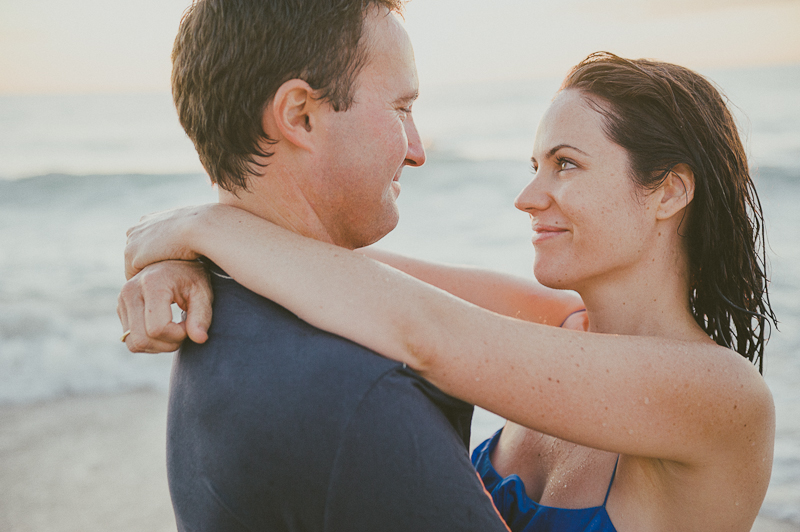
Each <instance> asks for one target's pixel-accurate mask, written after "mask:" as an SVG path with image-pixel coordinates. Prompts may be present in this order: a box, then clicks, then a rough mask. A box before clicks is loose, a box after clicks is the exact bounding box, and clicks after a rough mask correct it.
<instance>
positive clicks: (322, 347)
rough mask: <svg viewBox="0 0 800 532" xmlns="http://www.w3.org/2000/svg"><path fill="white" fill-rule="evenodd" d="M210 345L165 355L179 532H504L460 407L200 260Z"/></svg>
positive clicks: (170, 465)
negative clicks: (169, 365)
mask: <svg viewBox="0 0 800 532" xmlns="http://www.w3.org/2000/svg"><path fill="white" fill-rule="evenodd" d="M212 272H213V273H215V275H213V276H212V284H213V287H214V321H213V322H212V323H211V328H210V329H209V334H208V341H207V342H206V343H205V344H202V345H197V344H194V343H192V342H188V341H187V342H185V343H184V344H183V346H182V347H181V351H180V352H179V354H178V355H177V357H176V358H175V362H174V366H173V373H172V381H171V386H170V388H171V389H170V400H169V414H168V422H167V424H168V428H167V433H168V437H167V471H168V478H169V485H170V493H171V495H172V503H173V507H174V509H175V517H176V522H177V525H178V530H179V531H182V532H189V531H192V532H202V531H214V532H254V531H263V530H269V531H275V532H339V531H347V532H374V531H376V530H380V531H381V532H409V531H420V532H428V531H431V532H433V531H441V530H446V531H448V532H450V531H456V532H507V528H506V526H505V524H504V523H503V522H502V520H501V519H500V516H499V515H498V514H497V511H496V510H495V508H494V506H493V505H492V501H491V499H490V497H489V496H488V494H487V493H486V491H485V490H484V488H483V485H482V484H481V481H480V480H479V479H478V476H477V475H476V474H475V469H474V468H473V467H472V464H471V463H470V461H469V452H468V450H467V442H468V441H469V427H470V420H471V418H472V406H471V405H468V404H466V403H464V402H462V401H459V400H457V399H454V398H452V397H450V396H448V395H445V394H444V393H442V392H441V391H439V390H438V389H437V388H435V387H433V385H431V384H430V383H429V382H427V381H426V380H424V379H422V378H421V377H420V376H419V375H417V374H416V373H414V372H413V371H411V370H410V369H409V368H407V367H405V366H404V365H403V364H399V363H397V362H393V361H391V360H388V359H385V358H383V357H380V356H378V355H377V354H375V353H373V352H372V351H369V350H368V349H366V348H364V347H361V346H359V345H357V344H354V343H353V342H351V341H349V340H346V339H344V338H341V337H339V336H335V335H333V334H329V333H327V332H324V331H321V330H320V329H317V328H315V327H312V326H311V325H309V324H308V323H306V322H304V321H302V320H300V319H299V318H298V317H297V316H295V315H294V314H292V313H290V312H289V311H288V310H286V309H285V308H282V307H280V306H278V305H276V304H275V303H274V302H272V301H269V300H267V299H265V298H263V297H260V296H258V295H257V294H254V293H253V292H251V291H249V290H247V289H245V288H244V287H242V286H241V285H239V284H237V283H236V282H234V281H233V280H231V279H230V278H226V277H225V276H224V275H223V274H222V272H220V271H219V270H217V269H214V268H212Z"/></svg>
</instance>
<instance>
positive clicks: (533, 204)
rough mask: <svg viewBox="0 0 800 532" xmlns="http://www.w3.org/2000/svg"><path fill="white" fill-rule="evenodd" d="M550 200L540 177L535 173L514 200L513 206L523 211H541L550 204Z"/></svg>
mask: <svg viewBox="0 0 800 532" xmlns="http://www.w3.org/2000/svg"><path fill="white" fill-rule="evenodd" d="M550 201H551V198H550V195H549V194H548V193H547V191H546V190H544V186H543V179H542V177H541V176H538V175H535V176H533V179H531V182H530V183H528V184H527V185H526V186H525V188H523V189H522V192H520V193H519V195H518V196H517V199H516V200H514V206H515V207H516V208H517V209H519V210H521V211H524V212H531V211H543V210H545V209H547V208H548V207H549V206H550Z"/></svg>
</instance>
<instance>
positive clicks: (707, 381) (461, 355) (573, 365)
mask: <svg viewBox="0 0 800 532" xmlns="http://www.w3.org/2000/svg"><path fill="white" fill-rule="evenodd" d="M165 227H167V228H168V230H166V229H165ZM176 250H177V251H176ZM197 254H200V255H205V256H208V257H209V258H211V259H212V260H213V261H215V262H216V263H217V264H219V265H220V266H221V267H222V268H223V269H225V270H226V271H227V272H228V274H230V275H231V276H233V278H234V279H236V280H237V281H238V282H240V283H241V284H243V285H245V286H247V287H248V288H250V289H251V290H254V291H255V292H258V293H260V294H263V295H265V296H267V297H269V298H270V299H273V300H274V301H276V302H277V303H279V304H281V305H283V306H284V307H286V308H288V309H289V310H291V311H292V312H294V313H296V314H297V315H298V316H299V317H301V318H302V319H304V320H306V321H308V322H309V323H311V324H313V325H315V326H317V327H320V328H322V329H325V330H328V331H330V332H333V333H335V334H339V335H342V336H345V337H347V338H350V339H351V340H353V341H355V342H358V343H360V344H362V345H364V346H366V347H369V348H370V349H373V350H375V351H377V352H379V353H381V354H383V355H386V356H388V357H390V358H394V359H396V360H400V361H402V362H406V363H408V364H409V365H410V366H411V367H413V368H415V369H416V370H417V371H419V372H420V373H421V374H422V375H424V376H425V377H426V378H428V379H429V380H430V381H431V382H433V383H434V384H436V385H437V386H438V387H440V388H441V389H442V390H443V391H445V392H447V393H450V394H451V395H454V396H456V397H459V398H461V399H463V400H465V401H468V402H472V403H474V404H478V405H480V406H482V407H484V408H487V409H488V410H491V411H493V412H496V413H497V414H499V415H501V416H503V417H506V418H508V419H510V420H512V421H515V422H517V423H519V424H521V425H525V426H527V427H530V428H533V429H535V430H538V431H541V432H544V433H547V434H550V435H553V436H556V437H559V438H562V439H565V440H569V441H573V442H575V443H579V444H582V445H586V446H589V447H594V448H598V449H605V450H609V451H614V452H620V453H624V454H629V455H635V456H645V457H653V458H662V459H668V460H674V461H676V462H681V463H685V464H693V465H699V464H704V463H708V462H714V461H718V460H720V459H721V458H722V457H724V456H731V454H730V453H733V454H734V455H736V456H744V455H745V453H747V455H750V456H751V459H752V460H760V459H761V458H763V459H764V460H766V459H767V458H768V457H769V456H771V441H772V440H771V437H770V435H771V434H772V430H773V429H774V413H773V406H772V400H771V395H770V393H769V391H768V389H767V388H766V385H765V384H764V381H763V379H762V378H761V377H760V375H758V372H757V371H756V370H755V368H754V367H753V366H752V365H750V364H749V363H748V362H747V361H746V360H744V359H742V358H741V357H740V356H738V355H737V354H735V353H733V352H732V351H730V350H728V349H724V348H721V347H717V346H713V345H712V346H709V345H708V344H705V343H697V342H685V341H676V340H669V339H663V338H647V337H632V336H615V335H601V334H591V333H582V332H574V331H568V330H562V329H559V328H556V327H547V326H543V325H539V324H535V323H529V322H525V321H521V320H517V319H513V318H509V317H506V316H502V315H500V314H497V313H494V312H491V311H487V310H485V309H481V308H479V307H478V306H476V305H472V304H470V303H467V302H465V301H463V300H462V299H459V298H456V297H453V296H452V295H450V294H448V293H446V292H444V291H443V290H440V289H437V288H435V287H432V286H430V285H428V284H426V283H423V282H420V281H418V280H417V279H414V278H413V277H411V276H409V275H406V274H403V273H402V272H399V271H398V270H396V269H394V268H391V267H387V266H386V265H383V264H380V263H378V262H376V261H374V260H371V259H369V258H367V257H364V256H362V255H359V254H357V253H353V252H351V251H348V250H344V249H341V248H337V247H335V246H332V245H329V244H325V243H322V242H317V241H314V240H310V239H307V238H304V237H300V236H298V235H295V234H293V233H291V232H289V231H286V230H284V229H281V228H279V227H277V226H275V225H273V224H271V223H269V222H266V221H264V220H262V219H260V218H257V217H255V216H253V215H250V214H248V213H246V212H244V211H240V210H237V209H233V208H230V207H225V206H210V207H202V208H200V209H198V210H197V211H196V215H194V216H193V215H186V214H185V213H184V214H183V215H182V216H181V217H179V218H176V220H173V221H172V222H171V223H168V224H161V223H160V222H159V221H158V219H154V221H153V222H152V223H150V224H145V225H143V226H140V227H138V228H136V229H134V230H133V231H132V232H131V235H130V239H129V246H128V248H127V249H126V258H127V261H126V263H127V264H128V265H129V267H130V272H133V273H135V271H137V270H138V269H140V268H141V267H143V266H144V265H146V264H149V263H151V262H154V261H159V260H163V259H166V258H189V259H191V258H194V257H195V256H197ZM752 455H755V456H752Z"/></svg>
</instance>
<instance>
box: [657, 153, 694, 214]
mask: <svg viewBox="0 0 800 532" xmlns="http://www.w3.org/2000/svg"><path fill="white" fill-rule="evenodd" d="M658 190H659V192H660V195H661V198H660V201H659V203H658V207H657V212H656V217H657V218H658V219H659V220H666V219H668V218H671V217H672V216H674V215H675V214H677V213H679V212H681V211H682V210H683V209H685V208H686V207H688V206H689V203H690V202H691V201H692V199H694V172H693V171H692V169H691V168H689V165H687V164H684V163H680V164H676V165H675V166H674V167H673V168H672V170H670V172H669V174H668V175H667V177H666V178H665V179H664V182H663V183H661V186H660V187H659V189H658Z"/></svg>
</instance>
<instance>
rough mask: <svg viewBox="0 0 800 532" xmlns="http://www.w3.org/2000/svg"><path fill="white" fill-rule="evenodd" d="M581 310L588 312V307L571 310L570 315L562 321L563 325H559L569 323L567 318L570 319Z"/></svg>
mask: <svg viewBox="0 0 800 532" xmlns="http://www.w3.org/2000/svg"><path fill="white" fill-rule="evenodd" d="M580 312H586V309H585V308H582V309H580V310H576V311H575V312H570V314H569V316H567V317H566V318H564V321H562V322H561V325H559V327H563V326H564V324H565V323H567V320H568V319H570V318H571V317H572V316H574V315H575V314H578V313H580Z"/></svg>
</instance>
